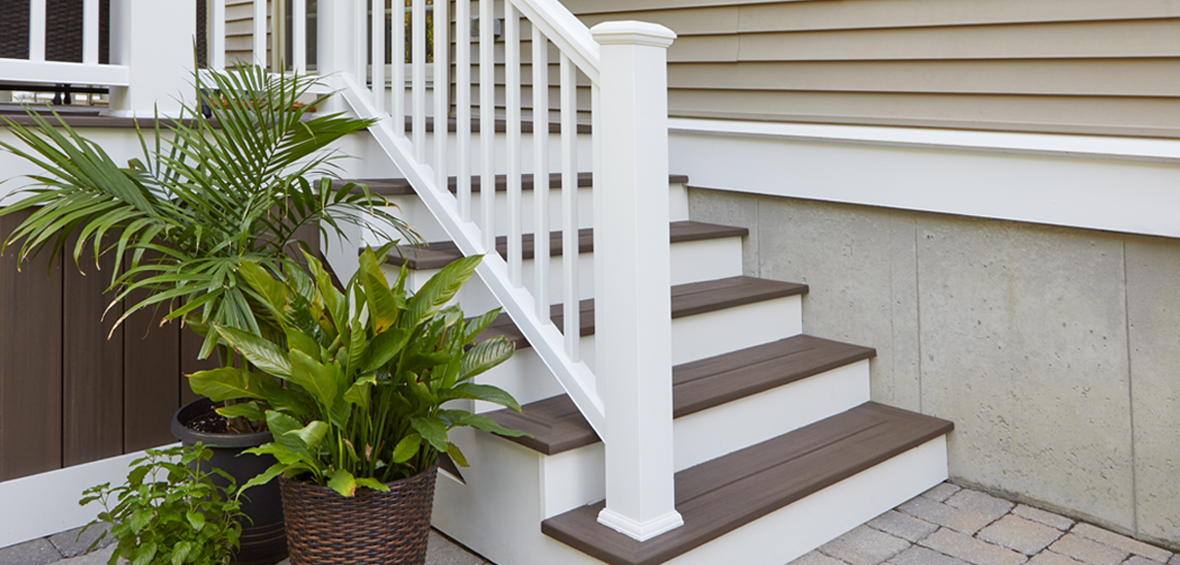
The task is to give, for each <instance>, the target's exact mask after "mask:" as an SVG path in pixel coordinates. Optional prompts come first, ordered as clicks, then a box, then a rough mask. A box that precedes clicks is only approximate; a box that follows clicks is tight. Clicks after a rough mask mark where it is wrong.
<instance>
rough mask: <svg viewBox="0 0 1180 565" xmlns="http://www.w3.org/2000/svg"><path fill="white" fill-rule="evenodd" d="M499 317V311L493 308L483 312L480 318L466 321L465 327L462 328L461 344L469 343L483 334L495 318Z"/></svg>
mask: <svg viewBox="0 0 1180 565" xmlns="http://www.w3.org/2000/svg"><path fill="white" fill-rule="evenodd" d="M499 316H500V309H499V308H495V309H492V310H488V311H487V312H484V313H483V315H482V316H478V317H475V318H472V319H470V320H468V321H467V325H466V326H464V328H463V343H471V342H472V341H474V340H475V337H476V336H478V335H479V334H480V333H483V331H484V330H486V329H487V328H488V326H490V325H492V322H494V321H496V318H498V317H499Z"/></svg>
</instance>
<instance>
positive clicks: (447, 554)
mask: <svg viewBox="0 0 1180 565" xmlns="http://www.w3.org/2000/svg"><path fill="white" fill-rule="evenodd" d="M93 535H94V534H92V533H91V532H87V535H86V537H85V538H83V539H82V540H75V537H76V536H77V530H72V531H70V532H62V533H60V534H56V535H54V536H50V537H47V538H41V539H36V540H32V541H29V542H25V543H22V544H18V545H14V546H10V547H6V548H0V565H49V564H54V565H103V564H105V563H106V561H107V559H109V558H110V552H111V551H113V549H114V548H113V547H109V546H108V547H105V548H102V549H98V550H96V551H94V552H93V553H89V554H85V553H84V551H85V549H86V547H87V546H88V545H89V543H90V541H91V540H92V539H93ZM426 563H427V564H428V565H488V562H487V561H486V560H484V559H482V558H481V557H479V556H478V555H475V554H473V553H471V552H469V551H467V550H466V549H465V548H464V547H463V546H460V545H458V544H456V543H454V542H452V541H451V540H449V539H447V538H446V537H444V536H441V535H439V534H438V533H436V532H431V537H430V545H429V549H428V551H427V557H426ZM280 565H288V561H283V562H282V563H281V564H280ZM501 565H539V564H532V563H525V564H507V563H505V564H501ZM719 565H720V564H719ZM788 565H1180V554H1173V552H1171V551H1168V550H1166V549H1162V548H1159V547H1155V546H1153V545H1150V544H1146V543H1143V542H1141V541H1138V540H1135V539H1132V538H1129V537H1127V536H1124V535H1120V534H1116V533H1114V532H1111V531H1108V530H1104V529H1102V528H1099V527H1096V526H1093V525H1090V524H1086V523H1084V522H1074V521H1073V520H1071V519H1069V518H1066V517H1064V516H1059V515H1057V514H1053V513H1051V512H1046V511H1044V510H1040V509H1037V508H1033V507H1031V506H1028V505H1025V504H1015V503H1013V502H1010V501H1007V500H1004V499H1001V498H996V497H994V496H991V495H988V494H986V493H983V492H979V491H977V490H972V489H963V488H959V487H958V486H955V485H954V484H951V483H949V482H948V483H942V484H940V485H938V486H936V487H934V488H932V489H930V490H928V491H926V492H925V493H923V494H921V495H919V496H917V497H914V498H913V499H911V500H909V501H906V502H905V503H903V504H902V505H900V506H898V507H897V508H895V509H893V510H890V511H889V512H886V513H884V514H882V515H880V516H878V517H876V518H874V519H873V520H872V521H870V522H869V523H867V524H865V525H863V526H860V527H859V528H856V529H854V530H852V531H851V532H848V533H846V534H844V535H843V536H840V537H839V538H836V539H834V540H832V541H831V542H829V543H827V544H826V545H824V546H823V547H820V548H819V549H817V550H815V551H812V552H811V553H808V554H807V555H804V556H803V557H800V558H799V559H797V560H795V561H794V562H792V563H790V564H788Z"/></svg>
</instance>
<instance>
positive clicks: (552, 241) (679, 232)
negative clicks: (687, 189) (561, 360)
mask: <svg viewBox="0 0 1180 565" xmlns="http://www.w3.org/2000/svg"><path fill="white" fill-rule="evenodd" d="M669 228H670V229H669V231H670V235H671V242H672V243H683V242H687V241H700V240H704V239H720V238H725V237H745V236H747V235H749V233H750V230H748V229H746V228H735V227H730V226H722V225H718V224H706V223H702V222H689V221H684V222H672V223H671V224H669ZM561 238H562V232H560V231H555V232H551V233H550V234H549V255H550V256H553V257H560V256H561V254H562V245H561ZM535 241H536V240H535V234H531V233H526V234H524V235H523V236H522V237H521V246H522V256H523V257H524V258H525V259H532V258H533V256H534V253H535V249H534V248H535V246H534V242H535ZM496 250H497V251H499V252H500V254H501V255H507V254H508V238H507V237H506V236H501V237H497V238H496ZM592 251H594V230H593V228H582V229H580V230H578V252H579V253H590V252H592ZM462 256H463V254H462V253H460V252H459V248H458V247H457V246H455V244H454V242H450V241H439V242H434V243H429V244H426V245H425V246H422V247H415V246H413V245H399V246H398V247H397V250H396V251H395V252H394V253H391V254H390V256H389V261H388V262H389V264H391V265H397V266H401V264H402V263H407V264H408V265H409V267H410V268H411V269H415V270H417V269H441V268H443V267H445V266H446V265H447V264H448V263H450V262H452V261H455V260H456V259H459V258H460V257H462Z"/></svg>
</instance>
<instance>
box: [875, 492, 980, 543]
mask: <svg viewBox="0 0 1180 565" xmlns="http://www.w3.org/2000/svg"><path fill="white" fill-rule="evenodd" d="M897 509H898V510H900V511H902V512H904V513H906V514H909V515H910V516H913V517H915V518H919V519H922V520H925V521H927V522H930V523H931V524H936V525H939V526H945V527H947V528H950V529H952V530H955V531H957V532H962V533H964V534H974V533H975V532H978V531H979V529H980V528H982V527H984V526H986V525H988V524H990V523H992V522H994V521H995V519H996V518H999V516H989V515H986V514H980V513H978V512H974V511H971V510H964V509H961V508H955V507H954V506H948V505H946V504H943V503H941V502H935V501H933V500H931V499H929V498H924V497H921V496H916V497H914V498H911V499H909V501H907V502H906V503H904V504H902V505H901V506H898V507H897Z"/></svg>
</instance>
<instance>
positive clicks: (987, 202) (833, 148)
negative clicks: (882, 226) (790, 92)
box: [669, 119, 1180, 237]
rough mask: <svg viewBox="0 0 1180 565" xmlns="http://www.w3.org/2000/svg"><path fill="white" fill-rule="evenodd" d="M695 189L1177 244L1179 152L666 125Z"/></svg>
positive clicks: (861, 130)
mask: <svg viewBox="0 0 1180 565" xmlns="http://www.w3.org/2000/svg"><path fill="white" fill-rule="evenodd" d="M669 144H670V148H671V151H670V160H671V170H672V171H673V172H675V173H678V174H686V175H688V177H689V185H690V186H694V187H702V188H714V189H719V190H731V191H737V192H747V193H755V194H765V195H771V196H785V197H791V198H805V199H813V200H825V201H831V202H844V203H850V204H862V205H869V206H883V207H889V208H901V209H908V210H920V211H926V212H939V213H949V214H960V215H966V216H977V217H984V218H996V219H1005V220H1016V221H1024V222H1033V223H1039V224H1050V225H1059V226H1069V227H1078V228H1086V229H1100V230H1111V231H1119V232H1129V233H1139V234H1147V235H1160V236H1167V237H1180V221H1178V220H1180V190H1178V189H1177V187H1180V140H1166V139H1147V138H1122V137H1100V136H1078V135H1049V134H1031V133H1005V132H982V131H965V130H936V129H920V128H887V127H862V126H837V125H813V124H777V123H763V122H738V121H724V120H699V119H673V120H670V140H669Z"/></svg>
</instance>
